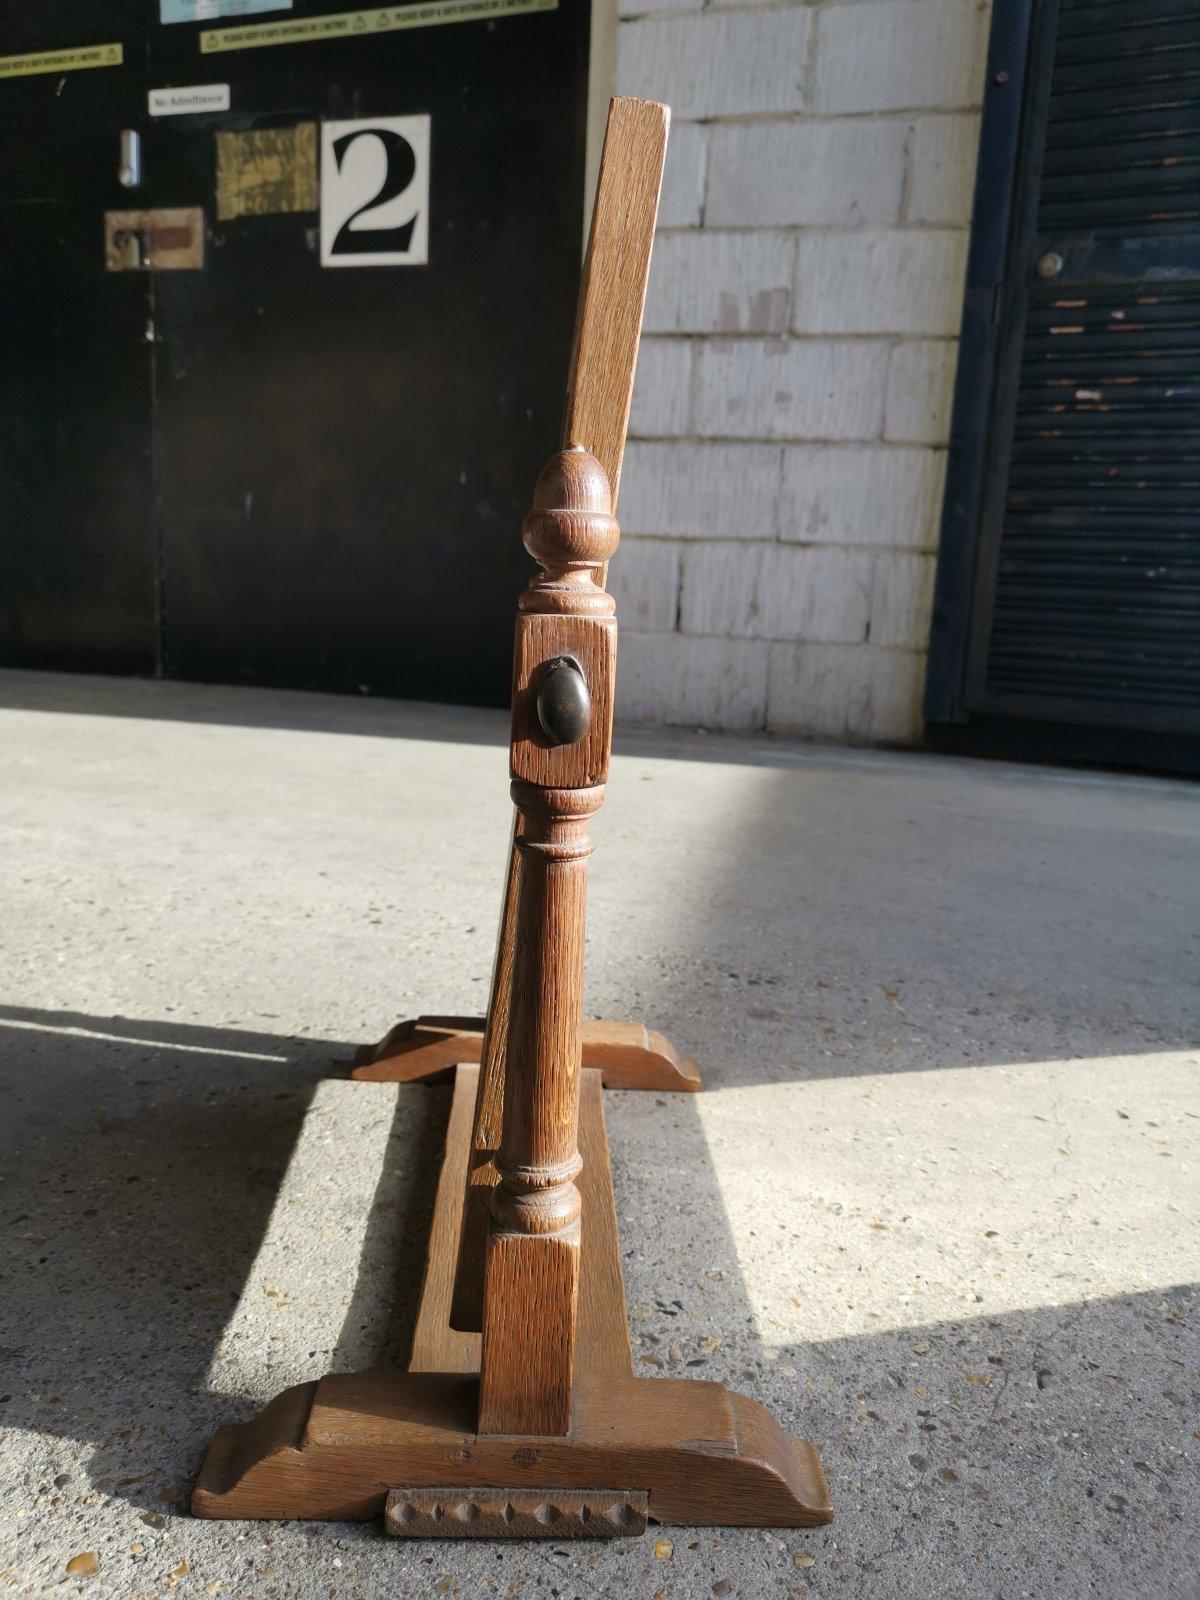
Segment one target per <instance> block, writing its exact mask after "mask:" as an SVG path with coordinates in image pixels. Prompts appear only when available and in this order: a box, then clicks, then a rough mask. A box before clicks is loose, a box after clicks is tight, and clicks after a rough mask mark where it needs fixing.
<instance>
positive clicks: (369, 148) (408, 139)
mask: <svg viewBox="0 0 1200 1600" xmlns="http://www.w3.org/2000/svg"><path fill="white" fill-rule="evenodd" d="M428 260H429V118H428V117H427V116H420V117H367V118H363V119H361V120H359V121H356V122H323V123H322V124H321V265H322V266H323V267H423V266H425V265H426V263H427V262H428Z"/></svg>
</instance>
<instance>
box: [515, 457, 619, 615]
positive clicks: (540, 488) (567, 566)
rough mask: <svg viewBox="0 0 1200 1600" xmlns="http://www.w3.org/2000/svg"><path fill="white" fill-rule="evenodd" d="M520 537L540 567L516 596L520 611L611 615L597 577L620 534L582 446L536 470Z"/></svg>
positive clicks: (598, 470) (608, 493)
mask: <svg viewBox="0 0 1200 1600" xmlns="http://www.w3.org/2000/svg"><path fill="white" fill-rule="evenodd" d="M521 536H522V538H523V539H524V542H525V548H526V550H528V551H529V554H530V555H531V556H532V557H533V559H534V560H535V561H536V562H537V563H538V565H539V566H540V567H541V568H542V571H541V572H540V573H538V574H537V576H536V577H534V578H533V579H531V580H530V584H529V587H528V589H527V590H526V591H525V593H524V594H523V595H522V596H521V599H520V606H521V609H522V610H523V611H561V612H570V613H573V614H580V613H591V614H599V615H605V616H607V615H610V614H611V613H612V610H613V601H612V598H611V596H609V595H607V594H606V593H605V592H604V589H603V587H602V583H601V574H602V570H603V568H604V567H605V566H606V565H607V564H608V562H609V560H610V559H611V557H612V554H613V552H614V551H615V550H616V548H617V544H618V542H619V540H620V537H621V530H620V527H619V525H618V523H617V519H616V518H615V517H614V516H613V514H612V490H611V489H610V488H609V484H608V477H607V475H606V474H605V471H604V468H603V467H602V466H601V465H600V463H599V462H598V461H597V460H596V458H595V456H592V455H589V454H588V452H587V451H586V450H585V449H584V448H583V447H582V445H577V444H574V445H570V446H568V448H567V449H566V450H560V451H559V453H558V454H557V455H556V456H552V457H551V459H550V460H549V461H548V462H547V463H546V465H545V466H544V467H543V468H542V471H541V473H540V475H539V477H538V481H537V485H536V487H535V489H534V491H533V510H532V511H530V513H529V515H528V516H527V517H526V518H525V521H524V523H523V525H522V528H521Z"/></svg>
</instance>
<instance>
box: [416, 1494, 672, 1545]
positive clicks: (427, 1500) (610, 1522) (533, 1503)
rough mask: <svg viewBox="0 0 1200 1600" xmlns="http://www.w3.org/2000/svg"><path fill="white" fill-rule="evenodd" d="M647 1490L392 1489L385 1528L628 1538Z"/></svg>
mask: <svg viewBox="0 0 1200 1600" xmlns="http://www.w3.org/2000/svg"><path fill="white" fill-rule="evenodd" d="M649 1498H650V1497H649V1495H648V1494H647V1493H646V1492H645V1490H640V1491H639V1490H636V1489H635V1490H623V1489H578V1490H564V1489H524V1488H521V1489H516V1488H514V1489H490V1488H489V1489H462V1488H455V1487H453V1486H441V1487H438V1488H429V1489H425V1488H418V1489H391V1490H389V1492H388V1497H387V1504H386V1506H385V1508H384V1528H385V1529H386V1531H387V1532H388V1533H390V1534H392V1535H393V1536H395V1537H397V1538H402V1539H431V1538H432V1539H628V1538H635V1537H636V1536H637V1535H638V1534H639V1533H644V1532H645V1529H646V1520H647V1516H648V1514H649Z"/></svg>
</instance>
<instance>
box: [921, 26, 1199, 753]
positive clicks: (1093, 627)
mask: <svg viewBox="0 0 1200 1600" xmlns="http://www.w3.org/2000/svg"><path fill="white" fill-rule="evenodd" d="M1195 23H1196V17H1195V9H1194V5H1193V3H1192V0H1062V3H1061V5H1059V6H1058V7H1055V6H1054V5H1052V4H1044V5H1041V6H1038V7H1036V8H1035V9H1034V11H1033V14H1032V28H1031V33H1030V35H1029V36H1028V37H1029V39H1030V40H1031V42H1030V43H1029V44H1028V53H1027V56H1026V67H1025V71H1024V73H1023V74H1022V72H1021V71H1020V69H1019V68H1018V70H1017V71H1016V72H1015V73H1014V74H1011V75H1010V76H1009V77H1008V81H1007V82H1006V81H1005V76H1004V73H1005V67H1004V65H1002V64H1001V62H1000V58H1001V57H1003V58H1004V62H1006V63H1011V59H1012V57H1013V55H1014V54H1016V53H1017V52H1018V51H1019V50H1021V49H1022V47H1023V41H1022V39H1021V37H1020V29H1019V28H1018V27H1015V26H1014V17H1013V16H1012V15H1011V14H1010V15H1008V16H1006V17H1005V18H1003V19H1000V20H998V24H997V28H998V40H997V41H995V42H994V46H993V54H994V56H995V57H996V59H995V60H994V61H993V71H992V74H991V81H990V83H989V91H988V94H989V107H988V110H989V114H990V121H991V124H992V126H991V127H990V128H989V129H986V130H985V141H984V149H983V152H982V156H981V176H980V183H979V186H978V189H977V199H976V224H975V227H976V235H977V238H976V239H975V240H973V245H975V244H981V245H982V248H979V249H973V255H972V262H971V268H970V272H971V276H972V283H971V288H970V289H969V291H968V322H969V326H968V328H967V329H966V330H965V334H964V345H963V355H962V359H961V362H960V373H959V388H958V394H957V399H956V411H955V424H954V437H953V439H952V447H951V465H950V473H949V481H948V493H947V509H946V520H945V526H944V530H943V561H942V565H941V569H940V571H939V588H938V597H937V603H936V607H935V628H934V637H933V648H932V655H931V670H930V684H929V696H928V712H929V716H930V719H931V722H932V723H933V725H934V727H933V732H934V735H935V737H940V738H942V739H943V740H944V741H946V742H952V743H957V744H959V745H966V746H967V747H974V748H1005V749H1012V750H1037V751H1041V752H1044V753H1059V754H1062V755H1066V756H1085V757H1095V758H1100V759H1105V760H1112V761H1126V760H1128V761H1142V762H1150V763H1153V764H1158V765H1167V766H1178V767H1188V766H1191V765H1194V764H1196V762H1197V759H1198V746H1197V735H1198V734H1200V38H1198V36H1197V33H1196V26H1195ZM997 73H999V74H1001V77H1000V81H999V82H997ZM1022 80H1023V85H1024V103H1023V110H1022V113H1021V115H1020V118H1019V127H1018V128H1017V129H1015V130H1014V129H1013V128H1012V126H1011V124H1012V107H1011V102H1010V103H1009V104H1008V105H1004V104H997V101H998V100H999V99H1002V97H1003V96H1004V95H1005V94H1007V93H1008V92H1009V91H1010V90H1011V91H1012V92H1013V93H1014V94H1015V93H1016V92H1017V91H1018V89H1019V87H1020V85H1021V84H1022ZM1014 131H1015V132H1016V134H1017V138H1016V139H1015V140H1014V139H1013V133H1014ZM989 139H990V144H989ZM1006 149H1008V150H1014V149H1015V161H1014V163H1013V165H1012V166H1010V167H1009V172H1010V174H1012V176H1011V177H1010V178H1009V180H1008V181H1009V185H1010V187H1011V190H1012V200H1011V213H1010V221H1009V226H1008V229H1007V233H1006V236H1005V237H1004V238H1003V240H1001V239H1000V238H998V237H997V230H996V222H995V213H996V211H997V209H999V210H1001V211H1002V212H1007V209H1008V208H1007V207H1006V206H1005V205H1003V203H1002V200H1001V197H1000V196H998V195H997V192H996V189H997V186H998V185H999V184H1000V183H1002V182H1004V173H1003V170H1002V164H1003V159H1004V154H1005V151H1006ZM985 211H987V212H989V213H990V216H989V217H988V218H987V220H986V221H981V220H980V219H981V215H982V214H983V213H984V212H985ZM998 247H1002V248H998ZM997 267H999V269H1000V270H999V272H998V273H997V271H996V269H997ZM989 295H990V303H989ZM989 323H990V326H991V328H992V329H993V330H994V332H993V335H992V337H991V338H989V332H988V327H989ZM989 367H990V374H991V382H990V384H989V381H988V376H989ZM965 544H970V546H971V554H972V556H973V561H972V563H971V564H970V565H968V563H966V562H965V561H964V560H963V547H964V545H965ZM939 725H940V726H939Z"/></svg>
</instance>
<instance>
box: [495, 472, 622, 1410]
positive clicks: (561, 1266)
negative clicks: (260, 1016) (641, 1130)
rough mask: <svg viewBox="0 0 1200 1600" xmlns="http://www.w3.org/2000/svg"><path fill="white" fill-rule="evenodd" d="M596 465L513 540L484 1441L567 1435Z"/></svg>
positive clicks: (557, 487)
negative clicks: (505, 891)
mask: <svg viewBox="0 0 1200 1600" xmlns="http://www.w3.org/2000/svg"><path fill="white" fill-rule="evenodd" d="M611 506H612V496H611V492H610V490H609V486H608V479H607V477H606V476H605V473H604V469H603V468H602V467H601V466H600V464H599V462H598V461H596V460H595V458H594V457H592V456H590V455H589V454H588V453H587V452H586V451H584V450H583V449H581V448H579V447H573V448H570V449H567V450H564V451H562V452H561V453H560V454H559V455H557V456H555V457H554V459H553V460H552V461H551V462H550V463H549V465H548V466H547V467H546V468H545V470H544V471H543V472H542V475H541V477H540V478H539V479H538V483H537V488H536V490H535V491H534V500H533V510H532V511H531V512H530V514H529V516H528V517H527V518H526V520H525V525H524V528H523V530H522V532H523V536H524V540H525V547H526V549H527V550H528V551H529V553H530V554H531V555H532V556H533V557H534V558H535V560H537V562H538V563H539V565H540V566H541V568H542V571H541V572H540V573H539V574H538V575H537V576H536V577H535V578H533V579H532V581H531V582H530V584H529V587H528V588H527V589H526V590H525V592H524V594H523V595H522V596H521V598H520V601H519V602H518V606H519V614H518V619H517V637H516V648H515V653H514V662H513V719H512V741H511V750H510V756H511V773H512V780H513V781H512V796H513V801H514V803H515V804H516V806H517V810H518V812H519V814H520V818H521V827H520V830H519V836H518V838H517V840H516V848H517V850H518V851H519V853H520V870H519V873H518V889H517V903H516V937H515V941H514V956H513V976H512V995H511V1005H510V1012H509V1026H508V1045H507V1062H506V1072H505V1079H504V1127H503V1136H502V1139H501V1144H500V1152H499V1156H498V1158H497V1163H496V1164H497V1168H498V1170H499V1174H500V1183H499V1186H498V1187H497V1189H496V1190H495V1192H494V1195H493V1200H492V1217H491V1229H490V1234H489V1239H488V1247H487V1255H486V1262H485V1269H484V1304H483V1349H482V1356H481V1372H480V1397H479V1431H480V1432H481V1433H530V1434H544V1435H550V1434H565V1433H566V1432H567V1431H568V1430H569V1428H570V1425H571V1382H572V1375H573V1370H574V1354H575V1321H576V1305H577V1301H578V1294H579V1240H580V1202H579V1191H578V1189H577V1188H576V1186H575V1178H576V1176H577V1175H578V1173H579V1170H580V1167H581V1165H582V1163H581V1161H580V1157H579V1150H578V1127H579V1072H580V1029H581V1025H582V1020H583V941H584V923H585V911H586V890H587V858H588V856H589V855H590V854H591V852H592V848H593V847H592V844H591V841H590V840H589V838H588V818H589V817H590V816H591V815H592V814H593V812H595V811H596V810H597V809H598V807H599V806H600V803H601V801H602V800H603V798H604V784H605V782H606V780H607V777H608V760H609V749H610V745H611V741H612V701H613V688H614V683H615V678H616V643H617V639H616V621H615V618H614V616H613V610H614V605H613V601H612V597H611V596H610V595H608V594H606V593H605V591H604V588H603V581H602V572H603V569H604V567H605V566H606V564H607V562H608V560H609V558H610V556H611V555H612V553H613V551H614V550H615V549H616V546H617V540H618V538H619V530H618V527H617V522H616V519H615V518H614V517H613V515H612V510H611Z"/></svg>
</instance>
